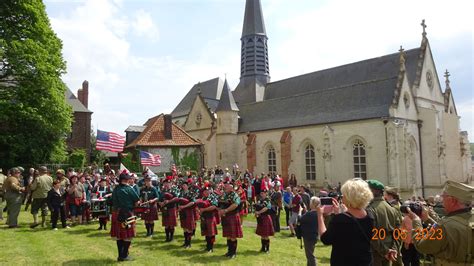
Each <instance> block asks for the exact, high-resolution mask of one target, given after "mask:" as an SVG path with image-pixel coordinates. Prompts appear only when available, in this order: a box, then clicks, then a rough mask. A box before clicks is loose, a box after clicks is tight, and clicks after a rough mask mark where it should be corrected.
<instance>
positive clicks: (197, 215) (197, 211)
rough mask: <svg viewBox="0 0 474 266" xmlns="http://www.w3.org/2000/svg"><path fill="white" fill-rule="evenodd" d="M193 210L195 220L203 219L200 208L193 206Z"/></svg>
mask: <svg viewBox="0 0 474 266" xmlns="http://www.w3.org/2000/svg"><path fill="white" fill-rule="evenodd" d="M193 210H194V221H199V219H201V214H199V209H198V208H193Z"/></svg>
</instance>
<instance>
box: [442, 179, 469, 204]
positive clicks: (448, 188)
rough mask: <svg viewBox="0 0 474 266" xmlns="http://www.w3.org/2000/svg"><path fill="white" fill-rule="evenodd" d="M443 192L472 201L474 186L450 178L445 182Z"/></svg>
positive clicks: (465, 200) (461, 199)
mask: <svg viewBox="0 0 474 266" xmlns="http://www.w3.org/2000/svg"><path fill="white" fill-rule="evenodd" d="M443 192H444V193H445V194H447V195H449V196H451V197H454V198H457V199H459V200H460V201H463V202H471V201H472V196H473V195H474V187H472V186H469V185H466V184H463V183H459V182H455V181H451V180H448V181H446V183H445V184H444V189H443Z"/></svg>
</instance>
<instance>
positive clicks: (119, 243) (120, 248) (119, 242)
mask: <svg viewBox="0 0 474 266" xmlns="http://www.w3.org/2000/svg"><path fill="white" fill-rule="evenodd" d="M117 250H118V257H117V260H118V261H121V260H122V259H123V258H122V254H123V240H117Z"/></svg>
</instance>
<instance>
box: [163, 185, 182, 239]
mask: <svg viewBox="0 0 474 266" xmlns="http://www.w3.org/2000/svg"><path fill="white" fill-rule="evenodd" d="M171 179H173V177H172V176H168V177H166V179H165V180H164V183H163V193H162V194H161V199H160V201H161V202H160V207H161V213H162V216H163V220H162V225H163V227H165V233H166V242H171V241H173V237H174V228H175V227H176V224H177V221H176V204H177V203H178V200H179V198H178V197H179V189H178V188H177V187H176V186H173V185H172V183H171Z"/></svg>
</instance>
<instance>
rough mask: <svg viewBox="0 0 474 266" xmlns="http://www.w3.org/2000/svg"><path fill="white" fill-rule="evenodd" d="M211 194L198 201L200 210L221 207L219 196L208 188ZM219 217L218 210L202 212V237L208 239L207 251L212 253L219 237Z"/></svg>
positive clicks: (197, 204)
mask: <svg viewBox="0 0 474 266" xmlns="http://www.w3.org/2000/svg"><path fill="white" fill-rule="evenodd" d="M205 190H207V191H208V192H207V193H209V195H208V196H204V197H203V198H202V199H199V200H197V201H196V206H197V207H198V208H200V209H206V208H209V207H211V206H215V207H217V206H218V205H219V196H218V195H217V194H215V193H213V192H211V191H210V190H209V187H206V188H205ZM216 217H219V215H218V214H217V209H213V210H209V211H202V212H201V236H205V237H206V251H208V252H212V251H213V248H214V242H215V240H216V235H217V219H216Z"/></svg>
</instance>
